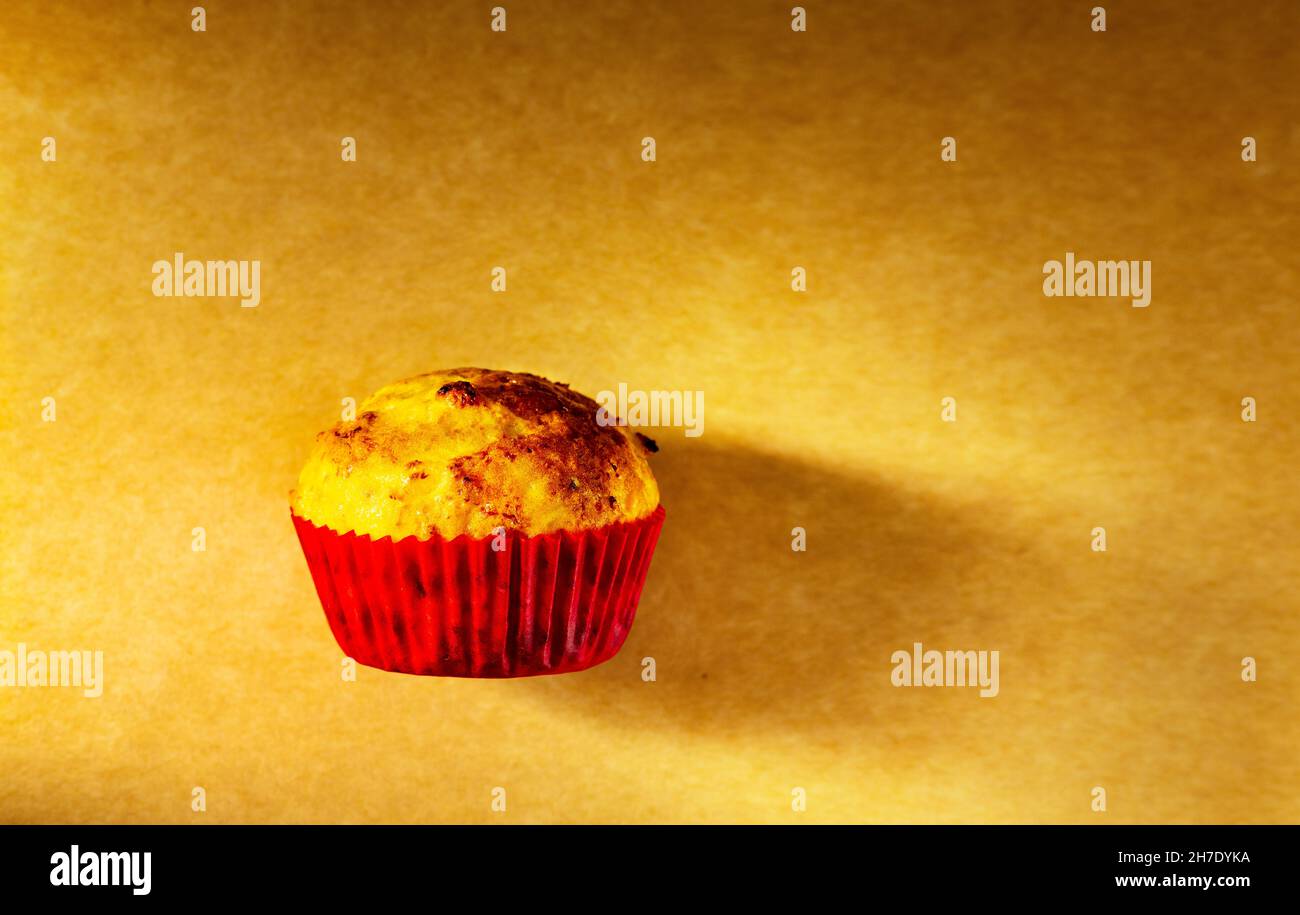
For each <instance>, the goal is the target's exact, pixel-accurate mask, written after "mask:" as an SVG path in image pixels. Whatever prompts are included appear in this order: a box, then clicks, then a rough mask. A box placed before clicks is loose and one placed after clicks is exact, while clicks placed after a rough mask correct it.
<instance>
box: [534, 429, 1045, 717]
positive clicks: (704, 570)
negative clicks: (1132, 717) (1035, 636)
mask: <svg viewBox="0 0 1300 915" xmlns="http://www.w3.org/2000/svg"><path fill="white" fill-rule="evenodd" d="M656 438H657V439H658V441H659V442H660V444H661V446H662V450H661V452H660V453H659V454H657V455H655V458H654V470H655V474H656V476H657V477H658V479H659V481H660V486H661V491H662V492H663V494H664V495H663V498H664V504H665V506H666V507H667V509H668V511H669V513H670V515H671V516H672V520H673V523H672V524H670V525H667V526H666V527H665V528H664V532H663V535H662V538H661V540H660V543H659V547H658V550H657V553H656V556H655V562H654V567H653V568H652V570H651V574H650V576H649V580H648V581H647V583H646V588H645V591H644V593H643V596H642V600H641V610H640V612H639V614H638V616H637V619H636V623H635V625H634V626H633V629H632V632H631V634H630V635H629V637H628V639H627V642H626V644H625V645H624V647H623V650H622V652H621V653H620V654H619V655H618V656H617V657H615V658H614V659H613V660H611V661H609V662H607V663H606V664H604V665H603V666H601V667H599V668H596V669H594V670H591V671H588V672H586V673H584V674H583V675H581V676H575V677H564V678H556V679H554V680H553V681H551V682H547V683H542V684H538V685H537V691H538V694H539V695H540V696H542V697H544V700H545V701H553V702H561V703H565V704H566V705H572V707H574V708H576V709H578V710H580V711H581V713H583V714H593V715H602V716H608V717H610V718H611V719H612V720H614V721H616V722H618V723H621V724H624V725H630V726H646V727H678V728H684V729H687V730H691V731H699V732H701V733H706V732H707V733H709V734H713V735H721V734H724V733H725V732H729V731H731V732H735V733H736V734H737V735H739V736H743V735H745V734H751V733H753V730H754V728H755V726H756V725H758V726H763V727H766V728H768V729H775V730H788V731H790V732H794V733H799V734H803V735H806V736H807V735H816V734H818V733H826V734H832V733H836V732H838V731H840V730H841V729H844V728H862V727H869V726H877V730H879V728H880V727H883V728H886V729H889V728H894V729H896V730H897V731H898V734H899V736H900V738H901V737H902V736H903V735H904V734H906V733H907V732H909V730H917V731H924V730H925V728H924V726H923V725H921V723H920V721H919V720H918V719H917V718H916V716H919V715H922V714H924V711H923V709H921V708H920V707H919V706H917V705H916V704H915V703H910V702H909V701H908V699H907V697H905V696H904V695H903V694H905V693H908V692H912V691H908V690H898V689H896V688H894V687H893V686H892V684H891V682H890V672H891V669H892V664H891V661H890V657H891V654H892V653H893V652H894V651H896V650H899V649H904V650H908V651H910V650H911V648H912V645H913V643H914V642H918V641H920V642H923V643H924V644H925V645H926V646H927V647H929V646H931V645H933V646H935V647H938V648H940V649H950V648H951V649H970V648H998V647H999V646H1004V647H1005V646H1009V645H1012V644H1015V643H1016V642H1017V641H1018V640H1019V639H1021V637H1022V636H1021V635H1020V634H1019V633H1018V630H1017V627H1016V626H1015V606H1016V604H1017V598H1016V595H1017V593H1023V591H1024V589H1026V588H1047V587H1050V583H1049V582H1048V581H1047V580H1046V579H1045V577H1044V574H1043V572H1042V566H1043V563H1041V562H1039V561H1037V560H1035V559H1033V558H1032V551H1031V550H1030V548H1029V546H1028V545H1027V544H1026V543H1025V542H1022V541H1019V540H1017V539H1015V538H1014V537H1012V536H1010V535H1009V534H1008V533H1007V532H1006V531H1004V530H1002V529H1000V528H999V527H998V526H997V524H996V512H997V509H996V506H994V505H980V504H970V505H958V504H954V503H951V502H946V501H944V500H942V499H940V498H938V497H936V496H933V495H930V494H927V493H922V492H918V491H912V490H909V489H907V488H905V487H903V486H901V485H897V484H891V483H889V482H887V481H885V480H882V479H878V478H864V477H860V476H856V475H853V474H851V473H848V472H841V471H837V470H835V469H831V468H825V467H819V466H816V465H813V464H808V463H803V462H800V461H797V460H793V459H790V458H786V457H781V456H775V455H771V454H765V453H762V452H759V451H755V450H752V449H748V448H744V447H730V446H723V445H714V444H705V443H704V442H703V440H696V441H682V440H680V439H677V440H674V437H673V435H672V433H671V432H664V433H662V434H659V435H657V436H656ZM795 528H802V529H803V530H804V532H805V538H806V544H805V546H806V549H805V550H803V551H797V550H795V549H793V548H792V545H793V543H794V541H795V539H796V533H795V531H794V529H795ZM651 666H653V675H654V679H653V681H649V680H648V679H647V677H648V676H649V674H648V672H649V671H650V669H651ZM845 681H848V682H849V683H850V684H859V685H860V686H859V688H848V689H845V688H843V684H844V683H845ZM943 692H957V691H943ZM966 698H973V697H962V701H964V700H965V699H966ZM882 709H884V711H883V712H882ZM909 716H911V719H912V720H909ZM912 725H917V727H916V728H912V727H911V726H912Z"/></svg>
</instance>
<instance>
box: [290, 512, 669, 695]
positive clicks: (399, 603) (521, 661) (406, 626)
mask: <svg viewBox="0 0 1300 915" xmlns="http://www.w3.org/2000/svg"><path fill="white" fill-rule="evenodd" d="M290 514H291V515H292V517H293V523H294V527H295V528H296V529H297V531H298V539H299V541H301V543H302V550H303V553H304V554H305V555H306V557H307V566H308V567H309V568H310V569H311V576H312V580H313V581H314V582H315V584H316V593H317V594H318V595H319V596H320V602H321V606H322V607H324V609H325V617H326V619H327V620H328V621H329V625H330V629H331V630H332V631H333V633H334V639H335V641H337V642H338V644H339V648H341V649H343V653H344V654H346V655H347V656H348V657H350V658H352V659H354V660H355V661H357V662H358V663H360V664H365V665H367V666H369V667H378V668H380V669H382V670H391V671H398V672H400V673H408V674H423V675H426V676H435V677H531V676H536V675H538V674H560V673H568V672H571V671H575V670H584V669H586V668H588V667H593V666H595V665H596V664H599V663H601V662H602V661H607V660H609V659H610V658H612V657H613V656H614V655H615V653H617V652H618V650H619V648H620V647H622V645H623V640H624V639H626V638H627V634H628V630H629V629H631V627H632V617H633V616H634V615H635V613H636V605H637V601H638V600H639V599H640V597H641V589H642V587H643V586H644V585H645V579H646V573H647V572H648V571H649V569H650V557H651V556H652V555H653V554H654V548H655V544H656V543H657V542H658V540H659V531H660V529H661V528H662V527H663V523H664V508H663V506H662V505H660V506H659V507H658V508H656V509H655V510H654V511H653V512H652V513H651V514H649V515H647V516H646V517H645V518H641V519H639V520H637V521H629V522H620V523H618V524H611V525H607V526H605V527H600V528H595V529H593V530H587V531H561V532H557V533H553V534H540V535H537V536H534V537H524V536H522V535H519V534H515V533H507V534H506V542H505V549H503V550H500V551H496V550H493V549H492V542H493V538H491V537H485V538H482V539H478V540H475V539H471V538H469V537H466V536H460V537H456V538H454V539H451V540H446V539H443V538H441V537H438V536H437V535H434V537H433V538H432V539H429V540H419V539H417V538H415V537H405V538H403V539H401V540H398V541H396V542H394V541H393V539H392V538H391V537H382V538H380V539H378V540H372V539H371V538H370V537H369V536H367V535H364V534H356V533H351V532H349V533H344V534H340V533H338V532H337V531H334V530H332V529H330V528H328V527H318V526H317V525H315V524H312V523H311V522H310V521H307V520H305V519H303V518H300V517H298V516H297V515H294V514H293V513H292V512H291V513H290ZM498 543H499V541H498Z"/></svg>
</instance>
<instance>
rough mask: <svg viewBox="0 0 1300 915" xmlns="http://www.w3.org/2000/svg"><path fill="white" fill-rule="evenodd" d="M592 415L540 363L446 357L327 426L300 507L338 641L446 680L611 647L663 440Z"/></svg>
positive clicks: (649, 512)
mask: <svg viewBox="0 0 1300 915" xmlns="http://www.w3.org/2000/svg"><path fill="white" fill-rule="evenodd" d="M598 409H599V408H598V407H597V404H596V403H595V402H594V401H593V400H591V399H590V398H588V397H584V396H583V395H581V394H578V393H576V392H575V391H572V390H570V389H569V387H568V386H567V385H564V384H557V383H555V382H551V381H547V380H546V379H545V378H541V377H538V376H537V375H530V374H527V373H522V372H497V371H489V370H487V369H476V368H463V369H451V370H448V371H441V372H431V373H429V374H426V375H419V376H417V377H415V378H410V379H407V380H405V381H399V382H397V383H396V384H391V385H389V386H387V387H384V388H381V389H380V390H379V391H376V392H375V393H374V394H373V395H371V396H370V397H369V398H367V399H366V400H365V402H363V403H362V404H361V406H360V408H359V410H358V413H357V418H356V420H355V421H345V422H341V423H337V424H336V425H335V426H334V427H333V428H332V429H329V430H326V431H325V432H322V433H320V435H318V436H317V438H316V447H315V448H314V450H313V451H312V454H311V457H310V458H309V459H308V461H307V464H306V466H305V467H303V469H302V473H301V474H300V475H299V477H298V486H297V488H296V489H295V490H294V491H293V492H292V493H291V495H290V505H291V516H292V518H293V523H294V527H295V528H296V530H297V532H298V538H299V540H300V541H301V543H302V548H303V553H304V554H305V555H306V557H307V565H308V568H309V569H310V570H311V574H312V579H313V581H314V583H315V585H316V592H317V594H318V595H319V597H320V601H321V605H322V607H323V608H324V610H325V616H326V619H327V620H328V621H329V625H330V629H331V630H332V631H333V633H334V638H335V640H336V641H337V642H338V644H339V647H340V648H341V649H342V650H343V652H344V653H345V654H346V655H348V656H349V657H351V658H353V659H355V660H356V661H358V662H359V663H362V664H366V665H369V666H371V667H378V668H381V669H384V670H392V671H400V672H402V673H412V674H425V675H431V676H454V677H525V676H533V675H537V674H553V673H566V672H569V671H575V670H583V669H585V668H588V667H592V666H594V665H596V664H599V663H601V662H602V661H606V660H608V659H609V658H611V657H613V656H614V654H615V653H616V652H617V651H618V649H619V648H620V647H621V646H622V644H623V641H624V639H626V638H627V633H628V630H629V629H630V628H631V625H632V619H633V616H634V614H635V612H636V606H637V601H638V599H639V597H640V594H641V589H642V586H643V585H644V583H645V578H646V573H647V572H648V570H649V567H650V558H651V556H652V554H653V552H654V547H655V543H656V541H657V540H658V537H659V531H660V528H661V527H662V526H663V520H664V509H663V507H662V506H661V505H660V504H659V487H658V485H657V484H656V482H655V478H654V474H653V472H652V471H651V470H650V464H649V461H648V459H647V455H648V454H649V453H650V452H652V451H654V450H657V449H655V447H654V443H653V442H652V441H651V440H650V439H648V438H646V437H645V436H642V435H640V434H639V433H636V434H634V433H630V432H629V431H628V430H627V429H626V427H623V426H620V425H617V424H610V425H601V424H600V423H598V422H597V411H598Z"/></svg>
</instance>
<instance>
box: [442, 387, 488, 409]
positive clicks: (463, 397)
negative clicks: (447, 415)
mask: <svg viewBox="0 0 1300 915" xmlns="http://www.w3.org/2000/svg"><path fill="white" fill-rule="evenodd" d="M438 396H439V397H446V398H447V399H448V400H450V401H451V402H452V403H454V404H455V405H456V406H458V407H468V406H471V405H472V404H474V403H475V402H476V401H477V400H478V389H477V388H475V387H474V385H472V384H470V383H469V382H468V381H449V382H447V383H446V384H444V385H443V386H442V387H440V388H438Z"/></svg>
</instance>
